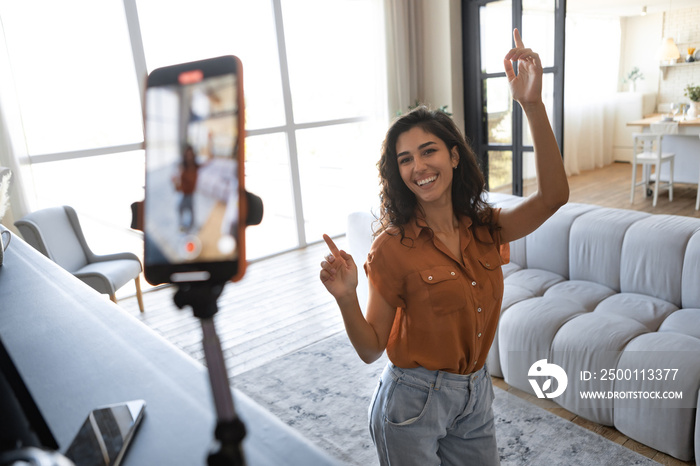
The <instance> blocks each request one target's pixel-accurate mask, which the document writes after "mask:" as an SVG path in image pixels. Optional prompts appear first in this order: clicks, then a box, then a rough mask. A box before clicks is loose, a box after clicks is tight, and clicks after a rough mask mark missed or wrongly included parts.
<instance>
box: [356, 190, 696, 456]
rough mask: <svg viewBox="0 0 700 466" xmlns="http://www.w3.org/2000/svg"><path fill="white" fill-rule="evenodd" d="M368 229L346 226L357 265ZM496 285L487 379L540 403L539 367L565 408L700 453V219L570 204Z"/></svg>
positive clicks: (522, 245) (367, 224)
mask: <svg viewBox="0 0 700 466" xmlns="http://www.w3.org/2000/svg"><path fill="white" fill-rule="evenodd" d="M521 200H522V198H519V197H516V196H510V195H503V194H495V193H492V194H491V195H490V197H489V201H490V202H491V203H492V204H493V205H496V206H502V207H506V206H508V205H513V204H514V203H518V202H520V201H521ZM373 221H374V218H373V217H372V215H370V214H369V213H354V214H351V215H350V217H349V222H348V244H349V249H350V252H351V254H353V256H354V257H355V260H356V261H357V262H358V263H362V262H364V258H365V257H366V255H367V251H368V250H369V246H370V244H371V225H372V223H373ZM360 275H362V274H360ZM503 275H504V277H505V292H504V297H503V304H502V307H501V320H500V324H499V328H498V332H497V335H496V337H495V340H494V342H493V345H492V348H491V351H490V353H489V357H488V360H487V365H488V367H489V370H490V372H491V374H492V375H494V376H497V377H502V378H503V379H505V381H506V382H507V383H508V384H509V385H511V386H513V387H516V388H518V389H521V390H524V391H526V392H529V393H533V394H536V393H535V390H534V386H533V382H531V380H536V381H537V383H538V385H539V386H542V387H543V386H544V383H543V382H544V379H542V378H540V377H536V376H533V373H531V372H530V371H531V367H533V364H534V363H535V362H537V361H540V360H542V359H546V360H547V362H548V363H549V364H557V365H559V366H560V367H562V368H563V369H564V371H565V372H566V374H567V376H568V385H567V388H566V389H565V390H564V392H563V393H562V394H561V395H559V396H557V397H555V398H552V400H553V401H555V402H556V403H558V404H559V405H561V406H562V407H564V408H566V409H567V410H569V411H571V412H573V413H575V414H577V415H579V416H582V417H584V418H586V419H589V420H591V421H593V422H596V423H599V424H602V425H606V426H614V427H615V428H616V429H617V430H619V431H620V432H622V433H623V434H625V435H627V436H628V437H630V438H632V439H634V440H636V441H639V442H641V443H643V444H645V445H648V446H650V447H652V448H654V449H656V450H659V451H662V452H664V453H667V454H670V455H672V456H674V457H676V458H679V459H681V460H684V461H688V460H690V459H692V458H693V457H694V456H695V453H694V452H695V451H700V417H698V413H700V409H699V408H700V404H699V402H698V389H699V388H700V219H695V218H690V217H680V216H671V215H654V214H648V213H643V212H637V211H631V210H622V209H610V208H603V207H598V206H593V205H587V204H575V203H569V204H567V205H565V206H564V207H562V208H561V209H560V210H559V211H558V212H557V213H556V214H555V215H554V216H553V217H552V218H550V219H549V220H548V221H547V222H546V223H545V224H544V225H542V226H541V227H540V228H539V229H538V230H537V231H535V232H534V233H532V234H531V235H529V236H527V237H525V238H522V239H520V240H518V241H515V242H513V243H512V244H511V261H510V264H508V265H505V266H503ZM361 280H362V282H361V287H360V294H361V295H362V296H360V299H361V302H364V301H365V295H366V290H365V287H366V279H365V277H361ZM555 385H556V382H554V381H553V382H552V386H555ZM542 391H543V392H545V393H547V390H545V389H544V388H543V389H542ZM552 391H553V390H552V389H550V390H549V393H552ZM582 392H585V393H587V394H588V395H583V394H582ZM591 393H596V394H598V395H590V394H591ZM678 393H680V394H681V396H682V398H680V399H679V398H675V399H666V398H659V397H672V396H674V394H678ZM585 396H605V397H606V398H605V399H595V400H592V399H589V398H585Z"/></svg>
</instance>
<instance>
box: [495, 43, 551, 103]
mask: <svg viewBox="0 0 700 466" xmlns="http://www.w3.org/2000/svg"><path fill="white" fill-rule="evenodd" d="M513 40H514V41H515V48H513V49H511V50H510V51H509V52H508V53H507V54H506V56H505V58H504V59H503V66H504V68H505V70H506V77H507V78H508V83H509V84H510V91H511V94H512V95H513V99H515V100H516V101H518V102H519V103H520V105H521V106H523V107H524V106H526V105H529V104H538V103H541V102H542V62H541V61H540V56H539V55H538V54H536V53H535V52H533V51H532V49H528V48H525V46H524V45H523V41H522V39H521V38H520V31H518V30H517V29H513ZM516 60H517V62H518V74H517V75H516V74H515V70H514V68H513V62H514V61H516Z"/></svg>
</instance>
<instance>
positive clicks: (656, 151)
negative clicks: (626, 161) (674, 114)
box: [630, 122, 678, 207]
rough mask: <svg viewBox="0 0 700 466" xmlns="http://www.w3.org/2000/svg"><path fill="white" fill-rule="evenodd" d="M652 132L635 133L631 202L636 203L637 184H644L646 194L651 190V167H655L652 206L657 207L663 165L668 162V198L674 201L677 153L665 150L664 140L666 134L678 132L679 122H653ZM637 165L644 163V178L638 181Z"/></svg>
mask: <svg viewBox="0 0 700 466" xmlns="http://www.w3.org/2000/svg"><path fill="white" fill-rule="evenodd" d="M650 130H651V132H650V133H634V134H633V135H632V137H633V147H632V190H631V193H630V204H632V203H634V192H635V189H636V187H637V186H640V185H644V189H645V191H644V192H645V194H646V195H647V196H648V195H649V193H650V192H651V187H650V185H651V178H652V175H651V168H652V167H654V178H655V187H654V200H653V202H652V206H654V207H656V202H657V200H658V197H659V188H660V187H661V166H662V164H664V163H666V162H668V163H669V166H670V171H669V180H668V182H667V183H666V186H667V187H668V199H669V201H673V171H674V163H675V157H676V154H675V153H673V152H664V151H663V150H662V141H663V137H664V135H668V134H678V123H677V122H668V123H665V122H664V123H652V124H651V125H650ZM637 165H642V180H641V181H639V182H637Z"/></svg>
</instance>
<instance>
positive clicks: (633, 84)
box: [625, 66, 644, 92]
mask: <svg viewBox="0 0 700 466" xmlns="http://www.w3.org/2000/svg"><path fill="white" fill-rule="evenodd" d="M638 79H644V75H643V74H642V73H641V72H640V71H639V68H637V67H636V66H635V67H634V68H632V70H631V71H630V72H629V73H627V77H626V78H625V82H627V81H629V82H630V87H629V90H630V91H631V92H635V91H636V90H637V80H638Z"/></svg>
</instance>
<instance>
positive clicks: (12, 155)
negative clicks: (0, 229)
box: [0, 20, 31, 233]
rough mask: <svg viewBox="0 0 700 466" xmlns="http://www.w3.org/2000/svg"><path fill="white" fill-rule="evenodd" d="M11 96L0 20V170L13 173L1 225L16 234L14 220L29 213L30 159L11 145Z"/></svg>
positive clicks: (14, 123)
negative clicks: (27, 174) (27, 190)
mask: <svg viewBox="0 0 700 466" xmlns="http://www.w3.org/2000/svg"><path fill="white" fill-rule="evenodd" d="M15 97H16V96H15V94H14V84H13V78H12V74H11V73H10V63H9V59H8V56H7V47H6V45H5V34H4V29H3V26H2V21H1V20H0V166H3V167H7V168H9V169H10V170H11V171H12V179H11V180H10V186H11V188H10V206H9V209H8V211H7V212H6V213H5V216H4V217H3V219H2V224H3V225H4V226H5V227H7V228H9V229H11V230H13V231H14V232H15V233H17V230H16V229H15V227H14V225H13V224H14V222H15V220H19V219H20V218H22V217H24V215H26V214H27V213H28V212H30V204H29V201H30V200H29V199H28V198H27V195H26V194H25V190H24V189H20V186H25V185H26V182H27V180H31V176H25V172H26V171H27V170H29V158H28V156H27V151H26V149H23V148H25V146H24V144H18V143H15V144H13V141H15V142H16V141H21V138H17V137H16V136H17V135H21V134H22V131H21V121H22V120H21V117H20V113H19V107H18V106H17V99H16V98H15Z"/></svg>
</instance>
